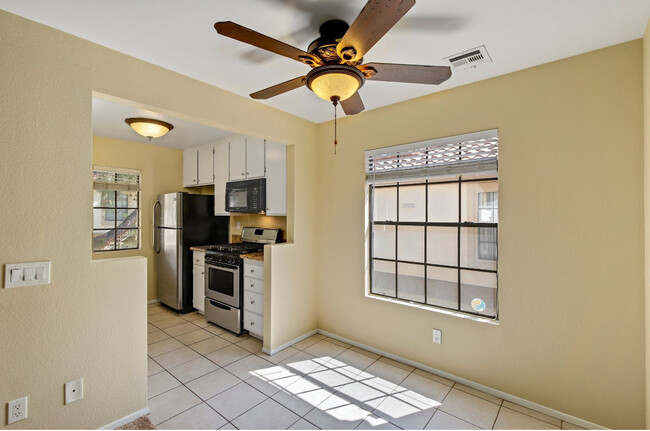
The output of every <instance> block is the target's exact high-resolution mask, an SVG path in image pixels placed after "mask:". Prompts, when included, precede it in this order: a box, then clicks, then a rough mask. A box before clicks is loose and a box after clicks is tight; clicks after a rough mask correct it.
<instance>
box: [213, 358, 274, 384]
mask: <svg viewBox="0 0 650 431" xmlns="http://www.w3.org/2000/svg"><path fill="white" fill-rule="evenodd" d="M275 367H277V365H275V364H274V363H272V362H269V361H266V360H264V359H262V358H260V357H259V356H256V355H248V356H246V357H244V358H242V359H239V360H238V361H235V362H233V363H231V364H229V365H226V366H225V367H224V369H226V370H227V371H228V372H229V373H231V374H233V375H235V376H236V377H238V378H240V379H242V380H248V379H250V378H259V377H258V376H260V375H266V374H268V373H269V369H271V368H275Z"/></svg>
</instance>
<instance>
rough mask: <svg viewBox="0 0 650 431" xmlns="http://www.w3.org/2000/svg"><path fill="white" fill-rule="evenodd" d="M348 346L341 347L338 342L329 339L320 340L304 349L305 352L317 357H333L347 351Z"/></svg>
mask: <svg viewBox="0 0 650 431" xmlns="http://www.w3.org/2000/svg"><path fill="white" fill-rule="evenodd" d="M346 350H347V348H345V347H341V346H339V345H337V344H333V343H330V342H329V341H325V340H320V341H319V342H318V343H316V344H314V345H311V346H309V347H307V348H306V349H304V351H305V352H307V353H309V354H310V355H313V356H315V357H317V358H319V357H323V356H329V357H331V358H333V357H335V356H337V355H340V354H341V353H343V352H345V351H346Z"/></svg>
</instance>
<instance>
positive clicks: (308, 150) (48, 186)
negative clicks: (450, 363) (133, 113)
mask: <svg viewBox="0 0 650 431" xmlns="http://www.w3.org/2000/svg"><path fill="white" fill-rule="evenodd" d="M0 56H1V57H2V58H3V61H0V76H1V77H2V79H0V91H1V92H2V97H1V98H0V112H2V115H0V145H1V148H2V157H0V192H1V194H2V196H4V197H5V199H4V202H5V203H4V204H3V210H2V211H0V244H1V245H0V263H2V264H5V263H14V262H26V261H27V262H29V261H40V260H51V262H52V274H51V277H52V283H51V284H49V285H46V286H38V287H24V288H19V289H0V339H1V340H2V341H3V347H2V349H0V363H1V364H2V366H1V367H0V382H2V383H1V384H0V404H2V406H4V405H5V403H6V402H8V401H11V400H14V399H17V398H19V397H22V396H25V395H28V396H29V417H28V418H27V419H26V420H24V421H21V422H18V423H16V424H13V425H11V428H13V429H21V428H29V429H42V428H86V429H90V428H98V427H101V426H104V425H107V424H109V423H111V422H113V421H115V420H118V419H120V418H123V417H125V416H127V415H129V414H131V413H133V412H136V411H138V410H140V409H142V408H144V407H145V406H146V384H147V378H146V375H147V373H146V323H145V322H146V299H147V287H146V286H147V280H146V273H147V263H146V260H145V259H143V258H141V257H133V258H124V259H110V260H95V261H93V260H92V252H91V240H90V238H91V237H90V232H91V229H92V214H91V211H90V208H89V203H90V202H92V185H91V178H92V164H93V161H92V154H91V142H92V136H91V130H92V127H91V119H92V116H91V110H92V96H93V92H97V93H101V94H102V95H104V97H106V96H105V95H111V97H109V100H114V101H120V102H123V101H125V100H131V101H136V102H138V104H139V107H142V108H144V109H146V108H150V109H151V108H153V110H156V111H158V112H160V113H162V114H164V115H172V116H175V117H178V118H182V119H186V120H190V121H198V122H201V123H202V124H206V125H209V126H213V127H217V128H222V129H228V130H232V131H233V133H241V134H247V135H249V136H258V137H264V138H267V139H271V140H273V141H275V142H280V143H283V144H287V145H292V144H293V146H295V151H294V156H295V159H296V166H299V169H298V171H297V175H299V176H300V178H307V179H306V180H305V181H296V182H295V183H296V185H295V187H294V188H293V190H292V192H293V196H292V197H291V199H292V200H293V201H294V202H295V205H294V208H295V211H293V213H292V214H291V215H290V216H289V217H288V220H287V224H288V225H289V226H292V229H293V240H294V242H293V243H292V244H287V245H283V246H278V247H282V250H281V251H278V252H277V254H276V252H275V250H274V248H272V250H271V253H269V254H270V256H271V257H272V259H273V263H274V264H273V267H272V268H270V269H272V271H270V272H269V273H270V275H271V276H272V277H273V282H274V283H275V282H276V279H277V282H278V283H282V285H281V286H280V287H278V289H274V291H273V293H272V295H270V297H269V298H268V300H269V301H270V304H275V303H277V304H278V307H279V309H280V310H282V311H283V312H284V313H282V314H277V316H278V317H277V319H278V322H277V324H276V322H275V321H273V322H272V325H271V326H272V327H273V328H277V334H276V333H274V334H272V336H270V337H269V340H268V341H267V340H266V339H265V345H266V344H267V343H270V342H271V340H275V339H277V340H278V342H280V341H282V340H285V341H284V342H286V340H288V339H291V338H287V337H291V336H293V337H294V338H295V337H296V336H297V335H293V334H294V333H297V334H302V333H304V332H307V331H310V330H313V329H314V328H315V323H316V320H315V317H314V316H315V315H316V310H315V302H314V293H313V292H314V291H313V286H312V285H311V284H310V283H307V282H306V281H307V280H311V279H312V276H313V271H314V266H313V261H312V259H311V256H310V255H309V250H312V249H313V248H314V245H315V233H314V231H315V226H316V224H315V220H316V199H315V197H314V196H315V185H316V183H315V179H313V178H312V177H313V172H315V171H316V163H315V160H316V158H315V142H316V128H315V126H314V125H313V124H312V123H310V122H307V121H305V120H302V119H299V118H297V117H293V116H291V115H288V114H286V113H283V112H280V111H278V110H275V109H272V108H269V107H266V106H264V105H262V104H259V103H257V102H254V101H252V100H249V99H248V98H243V97H240V96H237V95H234V94H232V93H229V92H227V91H224V90H221V89H218V88H215V87H211V86H209V85H206V84H204V83H201V82H199V81H196V80H192V79H189V78H187V77H184V76H182V75H179V74H177V73H173V72H170V71H168V70H165V69H163V68H160V67H156V66H153V65H151V64H148V63H145V62H143V61H140V60H136V59H134V58H132V57H129V56H126V55H123V54H119V53H117V52H115V51H111V50H109V49H107V48H104V47H101V46H99V45H96V44H93V43H90V42H87V41H83V40H81V39H79V38H76V37H72V36H70V35H67V34H65V33H62V32H60V31H57V30H54V29H51V28H49V27H46V26H43V25H40V24H36V23H34V22H31V21H28V20H25V19H23V18H20V17H17V16H15V15H12V14H9V13H6V12H4V11H0ZM5 59H11V60H10V61H4V60H5ZM276 266H277V267H278V268H279V269H276ZM284 268H291V271H290V272H289V271H283V269H284ZM280 273H285V274H287V275H286V276H280V275H276V274H280ZM294 291H297V292H298V294H297V295H294ZM279 296H284V298H282V297H279ZM297 301H302V303H299V302H297ZM299 306H300V307H299ZM296 309H299V311H296V312H294V311H293V310H296ZM273 319H274V320H275V318H273ZM273 330H274V331H276V329H273ZM280 344H281V343H280ZM79 377H83V378H84V399H83V400H81V401H79V402H76V403H74V404H70V405H67V406H65V405H63V384H64V383H65V382H67V381H70V380H73V379H76V378H79ZM0 411H1V413H0V428H5V427H6V408H2V409H0Z"/></svg>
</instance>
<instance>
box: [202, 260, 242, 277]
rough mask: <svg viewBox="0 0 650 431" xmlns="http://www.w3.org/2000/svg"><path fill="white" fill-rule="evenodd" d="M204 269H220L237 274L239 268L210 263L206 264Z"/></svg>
mask: <svg viewBox="0 0 650 431" xmlns="http://www.w3.org/2000/svg"><path fill="white" fill-rule="evenodd" d="M205 268H206V269H209V268H214V269H221V270H224V271H228V272H232V273H233V274H234V273H237V272H239V267H238V266H235V265H228V264H226V263H212V262H210V263H207V262H206V263H205Z"/></svg>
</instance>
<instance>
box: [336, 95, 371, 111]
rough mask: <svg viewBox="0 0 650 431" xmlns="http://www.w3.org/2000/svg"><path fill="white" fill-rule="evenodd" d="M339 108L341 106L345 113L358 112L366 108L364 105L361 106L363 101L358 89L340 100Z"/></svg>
mask: <svg viewBox="0 0 650 431" xmlns="http://www.w3.org/2000/svg"><path fill="white" fill-rule="evenodd" d="M341 108H343V112H345V115H354V114H358V113H359V112H361V111H363V110H364V109H366V107H365V106H363V101H362V100H361V96H359V92H358V91H357V92H356V93H354V94H353V95H352V96H350V97H348V98H347V99H345V100H342V101H341Z"/></svg>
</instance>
